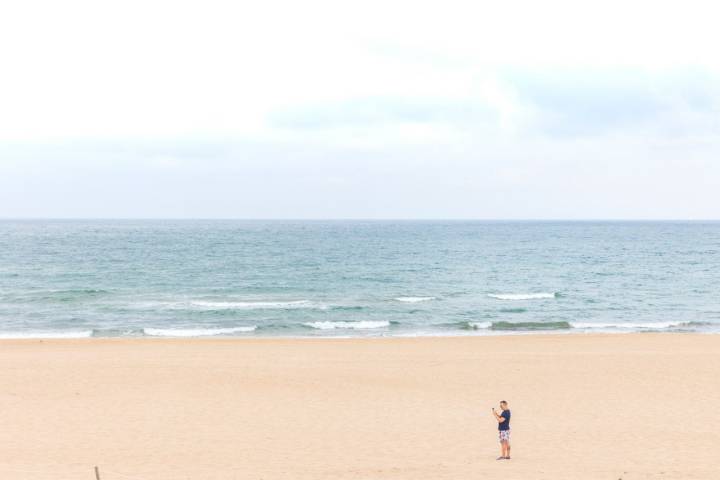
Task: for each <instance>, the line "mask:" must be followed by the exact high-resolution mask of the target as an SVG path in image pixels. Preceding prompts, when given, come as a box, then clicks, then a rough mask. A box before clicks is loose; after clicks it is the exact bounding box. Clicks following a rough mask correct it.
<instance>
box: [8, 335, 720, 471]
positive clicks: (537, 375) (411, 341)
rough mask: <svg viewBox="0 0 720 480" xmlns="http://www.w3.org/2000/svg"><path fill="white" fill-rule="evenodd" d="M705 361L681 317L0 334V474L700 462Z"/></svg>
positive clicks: (710, 338) (713, 390) (692, 467)
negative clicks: (576, 326) (496, 414)
mask: <svg viewBox="0 0 720 480" xmlns="http://www.w3.org/2000/svg"><path fill="white" fill-rule="evenodd" d="M719 378H720V336H715V335H699V334H627V335H532V336H530V335H528V336H496V337H462V338H388V339H368V338H364V339H205V340H199V339H194V340H170V339H167V340H159V339H136V340H133V339H85V340H42V341H41V340H4V341H2V342H0V385H1V386H2V387H1V389H0V451H2V455H0V478H2V479H7V480H11V479H26V480H36V479H68V480H70V479H78V480H82V479H93V478H94V473H93V471H92V468H93V466H94V465H98V466H99V468H100V473H101V478H102V479H103V480H115V479H117V480H120V479H124V478H131V479H132V478H135V479H148V480H150V479H153V480H156V479H162V480H165V479H167V480H171V479H172V480H176V479H385V478H387V479H390V478H392V479H446V478H447V479H469V478H493V479H494V478H498V479H501V478H503V479H518V480H519V479H530V478H532V479H545V478H547V479H578V478H583V479H612V480H616V479H618V478H622V479H623V480H629V479H647V478H658V479H661V478H662V479H678V478H683V479H686V478H697V479H711V478H720V460H719V459H720V453H718V452H720V409H719V408H718V407H719V406H720V381H718V379H719ZM501 399H507V400H508V401H509V402H510V407H511V409H512V411H513V424H512V426H513V433H512V441H513V459H512V460H510V461H496V460H495V458H496V456H497V454H498V452H497V446H498V445H497V440H496V428H497V427H496V423H495V420H494V419H493V418H492V416H491V414H490V408H491V407H493V406H496V405H497V403H498V401H499V400H501Z"/></svg>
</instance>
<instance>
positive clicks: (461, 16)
mask: <svg viewBox="0 0 720 480" xmlns="http://www.w3.org/2000/svg"><path fill="white" fill-rule="evenodd" d="M7 3H11V2H6V3H3V6H1V7H0V60H1V63H0V217H180V218H187V217H190V218H199V217H203V218H482V219H500V218H507V219H541V218H552V219H560V218H563V219H565V218H566V219H580V218H584V219H592V218H624V219H625V218H627V219H636V218H643V219H656V218H670V219H676V218H683V219H685V218H688V219H707V218H715V219H717V218H720V54H718V45H720V29H718V28H717V19H718V18H720V15H719V14H720V11H717V10H716V9H713V7H712V2H706V3H705V2H703V3H699V2H688V1H683V2H664V3H663V2H657V1H654V2H629V1H627V0H626V1H623V2H608V1H602V2H599V1H598V2H577V1H573V2H553V1H543V2H537V1H530V2H512V1H505V0H503V1H499V0H498V1H494V2H488V3H487V4H483V2H478V1H468V2H455V1H448V0H444V1H442V2H440V1H436V2H427V3H424V4H422V5H421V3H422V2H418V1H408V2H404V1H403V2H401V1H395V2H393V1H389V0H385V1H380V2H373V1H367V0H365V1H358V2H341V1H329V2H316V1H308V0H304V1H285V2H275V1H265V0H264V1H262V2H238V1H233V2H214V1H208V0H203V1H195V2H182V1H177V0H175V1H168V2H158V1H151V0H143V1H138V2H134V1H123V2H112V3H111V2H101V1H89V2H76V1H62V2H57V1H52V2H34V1H22V2H12V3H14V4H15V5H7ZM592 3H594V4H595V6H594V7H593V6H592V5H591V4H592ZM251 4H255V5H252V6H249V5H251Z"/></svg>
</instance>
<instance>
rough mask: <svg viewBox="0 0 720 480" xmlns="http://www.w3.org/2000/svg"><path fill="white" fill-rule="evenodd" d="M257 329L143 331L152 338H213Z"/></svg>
mask: <svg viewBox="0 0 720 480" xmlns="http://www.w3.org/2000/svg"><path fill="white" fill-rule="evenodd" d="M256 328H257V326H256V325H252V326H247V327H231V328H144V329H143V330H144V332H145V334H146V335H148V336H151V337H213V336H217V335H232V334H233V333H248V332H253V331H255V329H256Z"/></svg>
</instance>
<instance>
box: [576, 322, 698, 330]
mask: <svg viewBox="0 0 720 480" xmlns="http://www.w3.org/2000/svg"><path fill="white" fill-rule="evenodd" d="M684 324H685V322H678V321H675V322H614V323H613V322H570V325H571V326H572V327H573V328H606V329H630V328H631V329H652V330H662V329H664V328H672V327H680V326H682V325H684Z"/></svg>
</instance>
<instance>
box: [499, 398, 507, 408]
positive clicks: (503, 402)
mask: <svg viewBox="0 0 720 480" xmlns="http://www.w3.org/2000/svg"><path fill="white" fill-rule="evenodd" d="M500 408H502V409H503V410H507V409H508V404H507V402H506V401H505V400H500Z"/></svg>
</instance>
